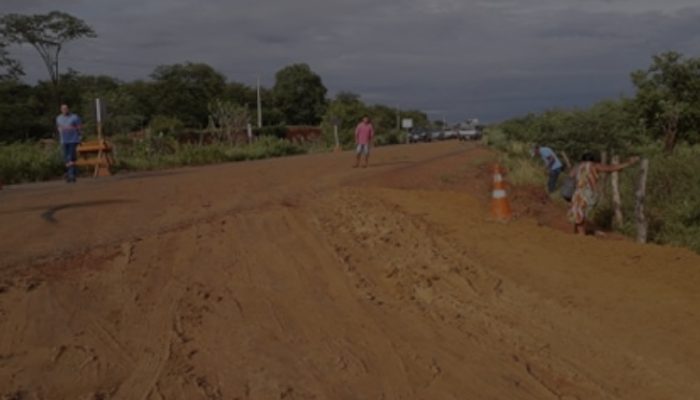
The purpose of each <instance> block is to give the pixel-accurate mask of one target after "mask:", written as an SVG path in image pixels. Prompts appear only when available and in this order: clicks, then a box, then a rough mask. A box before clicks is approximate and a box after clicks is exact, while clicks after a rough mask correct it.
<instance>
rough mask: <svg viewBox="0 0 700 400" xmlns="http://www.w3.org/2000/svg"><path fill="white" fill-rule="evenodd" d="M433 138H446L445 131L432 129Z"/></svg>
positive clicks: (431, 135)
mask: <svg viewBox="0 0 700 400" xmlns="http://www.w3.org/2000/svg"><path fill="white" fill-rule="evenodd" d="M430 137H431V138H432V140H443V139H444V138H445V132H443V131H432V132H431V133H430Z"/></svg>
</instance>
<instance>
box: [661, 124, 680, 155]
mask: <svg viewBox="0 0 700 400" xmlns="http://www.w3.org/2000/svg"><path fill="white" fill-rule="evenodd" d="M676 136H677V129H676V128H668V129H667V130H666V135H665V138H664V150H665V151H666V152H667V153H673V149H675V148H676Z"/></svg>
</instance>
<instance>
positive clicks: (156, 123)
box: [149, 115, 185, 136]
mask: <svg viewBox="0 0 700 400" xmlns="http://www.w3.org/2000/svg"><path fill="white" fill-rule="evenodd" d="M149 127H150V128H151V132H153V133H154V134H163V135H168V136H176V135H179V134H180V133H182V132H183V131H184V130H185V125H184V124H183V123H182V121H180V120H179V119H177V118H173V117H168V116H165V115H156V116H154V117H153V119H151V123H150V124H149Z"/></svg>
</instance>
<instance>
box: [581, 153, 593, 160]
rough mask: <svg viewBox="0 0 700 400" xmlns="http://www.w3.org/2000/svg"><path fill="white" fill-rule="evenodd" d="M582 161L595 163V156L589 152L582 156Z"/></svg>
mask: <svg viewBox="0 0 700 400" xmlns="http://www.w3.org/2000/svg"><path fill="white" fill-rule="evenodd" d="M581 161H595V154H593V153H591V152H590V151H587V152H585V153H583V155H582V156H581Z"/></svg>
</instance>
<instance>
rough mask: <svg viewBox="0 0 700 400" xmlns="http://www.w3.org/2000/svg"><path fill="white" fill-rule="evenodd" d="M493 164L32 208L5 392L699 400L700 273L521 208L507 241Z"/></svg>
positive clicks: (454, 162) (670, 256)
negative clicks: (551, 224)
mask: <svg viewBox="0 0 700 400" xmlns="http://www.w3.org/2000/svg"><path fill="white" fill-rule="evenodd" d="M490 157H491V155H490V154H489V153H488V152H487V151H485V150H483V149H480V148H476V147H470V146H464V145H463V144H458V143H439V144H433V145H415V146H397V147H392V148H383V149H378V150H377V151H376V153H375V154H374V159H373V161H374V162H375V166H374V167H372V168H369V169H366V170H362V169H359V170H353V169H351V168H349V166H350V164H351V162H352V161H351V158H352V156H351V155H349V154H342V155H317V156H310V157H295V158H288V159H280V160H270V161H264V162H254V163H244V164H234V165H222V166H215V167H205V168H196V169H184V170H176V171H170V172H167V173H161V174H143V175H131V176H125V177H117V178H113V179H107V180H101V181H95V182H81V183H79V184H78V185H76V186H68V187H66V186H63V185H59V184H44V185H38V186H25V187H14V188H10V189H8V190H7V191H4V192H3V193H0V220H1V221H2V224H0V237H2V238H3V240H2V241H0V257H1V259H2V261H0V265H1V269H0V395H4V396H5V397H6V398H11V399H153V400H155V399H280V398H281V399H358V398H368V399H382V398H383V399H450V398H454V399H465V398H473V399H489V398H490V399H659V398H673V399H684V398H688V399H691V398H699V397H700V381H699V380H698V379H697V371H698V370H700V361H699V360H700V346H698V339H697V338H699V337H700V315H699V314H698V311H697V310H698V309H700V296H699V295H698V293H699V292H698V291H697V288H698V287H699V285H700V269H699V267H700V256H698V255H696V254H693V253H691V252H689V251H685V250H681V249H674V248H662V247H657V246H639V245H636V244H634V243H630V242H625V241H607V240H600V239H596V238H577V237H574V236H571V235H568V234H566V233H564V232H561V231H559V230H556V229H551V228H548V227H543V226H541V225H542V221H540V222H539V223H538V221H537V219H536V218H530V217H528V215H542V214H541V213H539V212H537V211H536V209H539V208H537V207H541V206H536V205H533V203H527V204H526V202H523V201H522V200H521V201H520V203H519V204H515V207H516V210H518V211H519V212H520V213H521V215H523V217H522V218H520V219H519V220H517V221H516V222H514V223H512V224H510V225H502V224H498V223H494V222H492V221H489V219H488V216H487V215H486V214H485V210H486V208H485V206H484V202H483V201H485V200H486V199H487V198H488V190H489V187H488V186H489V183H488V182H489V177H488V173H487V172H486V171H485V170H483V169H482V168H480V165H482V164H483V163H484V162H487V161H488V160H489V159H490ZM485 174H486V175H485ZM533 210H535V211H533ZM540 219H541V218H540Z"/></svg>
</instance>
